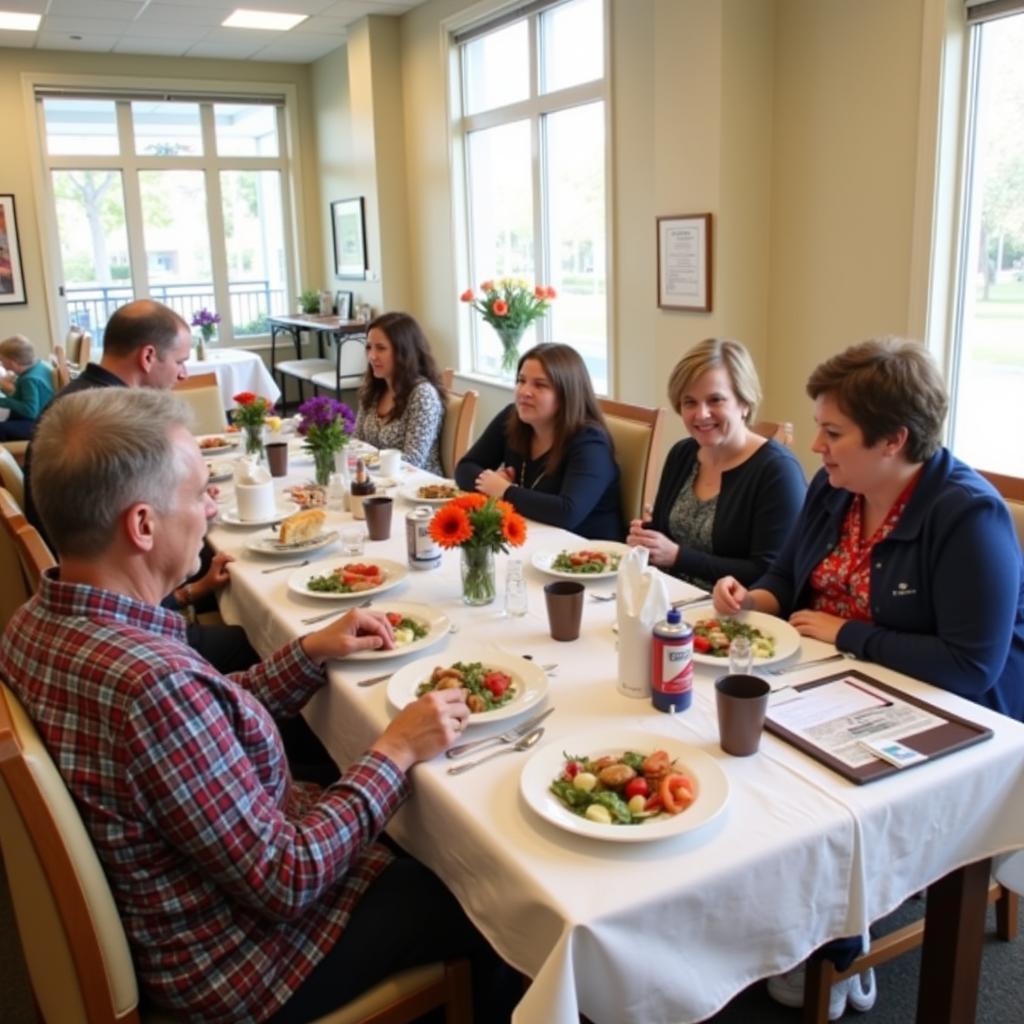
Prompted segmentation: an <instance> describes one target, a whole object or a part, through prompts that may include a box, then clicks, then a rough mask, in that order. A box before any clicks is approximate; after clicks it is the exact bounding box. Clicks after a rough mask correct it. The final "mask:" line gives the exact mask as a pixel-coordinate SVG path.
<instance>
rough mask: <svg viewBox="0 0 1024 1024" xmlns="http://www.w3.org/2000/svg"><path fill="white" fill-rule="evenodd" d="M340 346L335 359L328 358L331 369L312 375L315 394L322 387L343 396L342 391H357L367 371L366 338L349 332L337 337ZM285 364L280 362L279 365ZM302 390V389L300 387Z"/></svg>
mask: <svg viewBox="0 0 1024 1024" xmlns="http://www.w3.org/2000/svg"><path fill="white" fill-rule="evenodd" d="M334 344H335V345H338V346H339V348H338V350H337V351H336V353H335V358H334V360H328V364H329V369H327V370H320V371H318V372H317V373H314V374H313V375H312V377H310V378H309V379H310V383H311V384H312V385H313V394H318V393H319V391H320V390H321V389H322V390H324V391H330V392H332V393H333V394H334V397H335V398H341V393H342V391H355V390H356V389H358V387H359V385H360V384H362V382H363V375H364V374H365V373H366V338H365V336H364V335H362V334H349V335H345V336H344V337H341V338H336V339H335V341H334ZM282 365H283V364H281V363H278V367H280V366H282ZM300 390H301V389H300Z"/></svg>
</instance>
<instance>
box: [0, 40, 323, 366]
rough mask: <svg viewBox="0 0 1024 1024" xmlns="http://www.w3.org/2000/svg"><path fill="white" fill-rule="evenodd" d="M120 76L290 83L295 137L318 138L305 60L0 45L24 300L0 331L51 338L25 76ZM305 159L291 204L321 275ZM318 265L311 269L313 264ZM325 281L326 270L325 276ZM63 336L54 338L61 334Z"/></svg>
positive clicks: (0, 106) (44, 342) (315, 205)
mask: <svg viewBox="0 0 1024 1024" xmlns="http://www.w3.org/2000/svg"><path fill="white" fill-rule="evenodd" d="M25 73H31V74H35V75H39V74H45V73H52V74H54V75H71V74H85V75H102V76H104V77H105V78H106V77H110V76H124V77H125V79H126V82H127V83H133V82H134V83H137V82H138V81H139V80H140V79H156V78H159V79H163V80H167V79H181V80H182V81H184V82H186V83H190V82H194V81H197V80H202V81H204V82H216V83H228V84H229V83H232V82H255V83H266V84H268V85H274V84H285V83H288V84H291V85H293V86H294V87H295V89H296V91H297V97H298V104H297V106H298V125H297V132H298V135H297V137H298V140H299V145H300V147H301V148H302V149H303V151H304V152H306V151H307V147H309V146H310V145H311V143H312V141H313V139H314V137H315V132H314V128H313V118H312V102H311V97H310V87H309V75H310V72H309V68H308V66H306V65H302V64H259V63H254V62H251V61H213V60H178V59H173V58H167V57H131V56H119V55H116V54H77V53H60V52H55V51H44V50H40V51H35V50H11V49H0V121H2V123H3V125H4V133H5V134H4V145H3V146H2V147H0V182H2V183H3V184H2V190H3V191H4V192H13V193H14V196H15V201H16V204H17V211H18V228H19V233H20V236H21V255H22V261H23V264H24V268H25V286H26V291H27V295H28V303H27V305H24V306H0V336H2V337H6V336H7V335H9V334H13V333H15V332H17V333H21V334H25V335H27V336H28V337H29V338H31V339H32V340H33V341H35V342H36V343H37V347H39V348H40V350H41V351H48V350H49V347H50V344H51V339H50V317H49V314H48V301H49V296H48V295H47V294H46V291H45V282H44V278H43V251H42V246H41V245H40V237H41V234H42V223H41V220H40V193H39V188H38V186H37V182H36V180H35V179H34V176H33V170H32V163H31V160H30V156H31V154H32V151H33V149H34V148H35V147H37V146H38V142H37V139H36V136H35V134H34V128H33V125H32V122H31V120H30V118H29V114H28V111H27V108H26V103H25V97H24V92H23V88H22V75H23V74H25ZM308 152H309V155H310V158H308V159H306V160H305V161H304V163H303V165H302V178H301V181H300V186H301V187H300V189H299V192H300V193H301V208H298V209H296V210H295V219H296V222H297V223H298V224H299V225H300V227H301V230H300V232H299V244H300V245H301V246H302V251H301V252H300V253H299V254H298V256H299V262H300V264H301V265H302V266H303V267H304V268H307V269H306V273H307V274H315V278H317V279H319V278H320V277H321V273H322V272H321V270H320V266H321V263H322V257H321V237H322V222H321V215H320V213H319V212H318V211H319V210H320V202H319V189H318V185H317V167H316V160H315V159H312V158H311V157H312V150H311V149H309V150H308ZM313 267H316V268H317V269H316V270H315V271H313V270H312V269H309V268H313ZM324 280H326V277H324ZM60 340H62V339H56V341H58V342H59V341H60Z"/></svg>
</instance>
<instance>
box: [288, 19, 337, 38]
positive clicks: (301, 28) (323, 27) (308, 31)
mask: <svg viewBox="0 0 1024 1024" xmlns="http://www.w3.org/2000/svg"><path fill="white" fill-rule="evenodd" d="M299 35H318V36H319V35H327V36H347V35H348V22H346V21H344V20H342V19H341V18H309V19H308V20H306V21H304V22H303V23H302V24H301V25H296V26H295V28H293V29H292V30H291V32H289V33H288V38H289V39H291V38H292V37H294V36H299Z"/></svg>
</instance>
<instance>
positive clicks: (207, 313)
mask: <svg viewBox="0 0 1024 1024" xmlns="http://www.w3.org/2000/svg"><path fill="white" fill-rule="evenodd" d="M219 323H220V313H214V312H213V310H212V309H207V308H206V307H205V306H203V308H202V309H201V310H199V312H198V313H193V314H192V326H193V327H198V328H199V352H198V358H199V359H200V361H202V360H204V359H206V346H207V345H209V344H210V342H211V341H213V336H214V334H215V333H216V330H217V324H219Z"/></svg>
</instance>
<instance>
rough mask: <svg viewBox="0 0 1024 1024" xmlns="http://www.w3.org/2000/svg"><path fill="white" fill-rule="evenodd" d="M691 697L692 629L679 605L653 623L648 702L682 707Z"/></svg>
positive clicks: (660, 706) (668, 708)
mask: <svg viewBox="0 0 1024 1024" xmlns="http://www.w3.org/2000/svg"><path fill="white" fill-rule="evenodd" d="M692 701H693V629H692V627H691V626H690V625H689V623H686V622H683V616H682V614H681V613H680V611H679V609H678V608H670V609H669V610H668V615H667V616H666V617H665V618H664V619H663V620H662V621H661V622H659V623H657V624H656V625H655V627H654V635H653V642H652V643H651V703H652V704H653V705H654V706H655V707H656V708H657V709H658V710H659V711H685V710H686V709H687V708H688V707H689V706H690V704H691V702H692Z"/></svg>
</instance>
